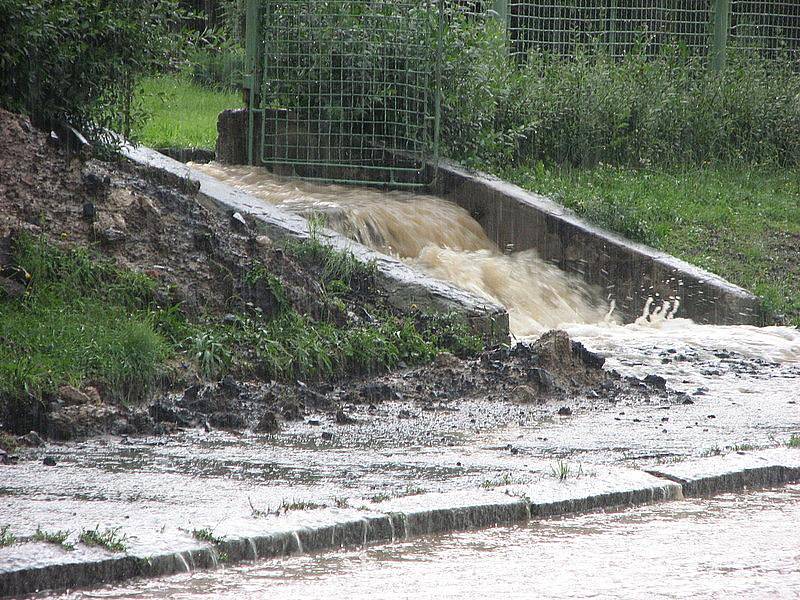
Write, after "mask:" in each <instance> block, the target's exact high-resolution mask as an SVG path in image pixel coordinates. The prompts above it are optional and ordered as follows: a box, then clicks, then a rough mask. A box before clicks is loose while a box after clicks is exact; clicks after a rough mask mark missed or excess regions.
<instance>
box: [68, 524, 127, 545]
mask: <svg viewBox="0 0 800 600" xmlns="http://www.w3.org/2000/svg"><path fill="white" fill-rule="evenodd" d="M119 530H120V528H119V527H112V528H110V529H105V530H103V531H100V526H99V525H98V526H97V527H95V528H94V529H84V530H83V531H81V534H80V536H78V540H79V541H80V542H81V543H83V544H86V545H87V546H100V547H102V548H105V549H106V550H109V551H111V552H125V550H127V548H128V546H127V545H126V543H125V542H126V540H127V539H128V538H127V536H126V535H120V533H119Z"/></svg>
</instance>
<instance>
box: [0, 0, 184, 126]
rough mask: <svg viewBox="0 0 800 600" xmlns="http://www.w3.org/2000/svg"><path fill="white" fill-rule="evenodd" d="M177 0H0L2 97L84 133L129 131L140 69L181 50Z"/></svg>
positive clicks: (153, 68)
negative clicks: (110, 130)
mask: <svg viewBox="0 0 800 600" xmlns="http://www.w3.org/2000/svg"><path fill="white" fill-rule="evenodd" d="M183 17H184V13H183V12H182V11H181V10H179V8H178V2H177V0H118V1H112V0H0V105H1V106H3V107H5V108H7V109H9V110H12V111H17V112H23V113H26V114H28V115H30V116H31V118H32V120H33V121H34V123H36V124H37V125H39V126H42V127H47V128H50V127H52V126H54V124H55V123H57V122H59V121H65V122H67V123H69V124H71V125H73V126H76V127H77V128H79V129H81V130H82V131H83V132H84V133H85V134H87V135H88V136H89V137H90V138H92V139H95V140H105V141H108V139H107V136H105V135H104V129H103V128H110V129H115V130H117V131H120V132H122V133H124V134H125V135H129V133H130V131H131V127H132V125H133V124H134V123H135V122H136V121H137V120H138V119H140V118H141V116H142V115H141V114H140V112H139V111H138V110H137V108H136V106H134V103H133V93H134V87H135V85H136V82H137V80H138V78H139V77H141V76H143V75H146V74H152V73H156V72H159V71H162V70H164V69H165V68H167V67H169V65H170V61H171V59H172V58H173V57H175V56H176V54H177V53H178V52H180V51H181V49H182V47H183V44H182V40H183V34H182V33H181V31H182V30H181V23H182V19H183Z"/></svg>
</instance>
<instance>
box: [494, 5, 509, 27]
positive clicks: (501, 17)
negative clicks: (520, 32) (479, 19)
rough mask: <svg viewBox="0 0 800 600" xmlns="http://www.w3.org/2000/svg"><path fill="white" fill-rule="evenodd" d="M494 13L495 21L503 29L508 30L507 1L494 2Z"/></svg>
mask: <svg viewBox="0 0 800 600" xmlns="http://www.w3.org/2000/svg"><path fill="white" fill-rule="evenodd" d="M494 12H496V13H497V20H498V21H500V23H502V24H503V29H504V30H506V31H507V30H508V0H494Z"/></svg>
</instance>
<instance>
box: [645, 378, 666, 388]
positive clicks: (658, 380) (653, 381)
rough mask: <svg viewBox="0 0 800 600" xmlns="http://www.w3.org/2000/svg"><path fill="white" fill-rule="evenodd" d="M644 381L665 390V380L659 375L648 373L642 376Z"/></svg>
mask: <svg viewBox="0 0 800 600" xmlns="http://www.w3.org/2000/svg"><path fill="white" fill-rule="evenodd" d="M644 382H645V383H646V384H648V385H650V386H652V387H654V388H657V389H659V390H666V389H667V380H666V379H664V378H663V377H661V376H660V375H652V374H651V375H648V376H647V377H645V378H644Z"/></svg>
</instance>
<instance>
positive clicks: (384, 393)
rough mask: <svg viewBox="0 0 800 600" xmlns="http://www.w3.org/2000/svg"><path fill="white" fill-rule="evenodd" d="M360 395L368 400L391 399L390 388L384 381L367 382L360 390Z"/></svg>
mask: <svg viewBox="0 0 800 600" xmlns="http://www.w3.org/2000/svg"><path fill="white" fill-rule="evenodd" d="M360 394H361V397H362V398H364V400H367V401H368V402H381V401H383V400H391V399H392V388H391V387H389V386H388V385H387V384H385V383H367V384H365V385H364V386H362V388H361V390H360Z"/></svg>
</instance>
